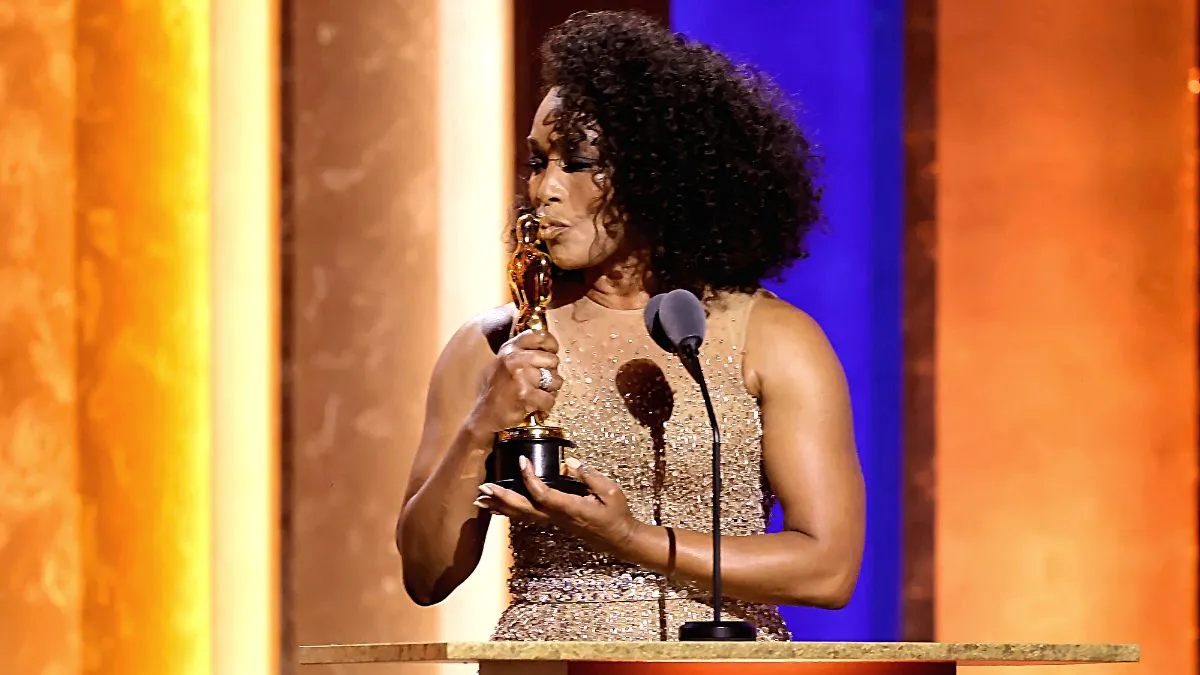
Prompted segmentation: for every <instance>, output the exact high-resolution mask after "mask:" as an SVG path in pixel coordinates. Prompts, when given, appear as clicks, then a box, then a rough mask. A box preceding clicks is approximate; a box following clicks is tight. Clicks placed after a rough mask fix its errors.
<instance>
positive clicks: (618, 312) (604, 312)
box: [571, 295, 645, 321]
mask: <svg viewBox="0 0 1200 675" xmlns="http://www.w3.org/2000/svg"><path fill="white" fill-rule="evenodd" d="M571 307H572V312H571V316H572V318H574V319H575V320H576V321H588V320H591V319H595V318H597V317H600V316H637V317H640V316H641V315H642V314H643V313H644V312H645V308H644V307H639V308H638V309H613V308H612V307H605V306H604V305H602V304H600V303H598V302H596V301H595V300H593V299H591V298H590V297H588V296H587V295H583V296H581V297H580V298H579V299H578V300H576V301H575V302H573V303H571Z"/></svg>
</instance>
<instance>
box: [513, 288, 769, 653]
mask: <svg viewBox="0 0 1200 675" xmlns="http://www.w3.org/2000/svg"><path fill="white" fill-rule="evenodd" d="M758 297H759V295H758V294H755V295H748V294H724V295H721V296H718V297H717V298H716V299H714V300H712V301H710V302H709V303H708V310H709V318H708V334H707V337H706V339H705V341H704V345H703V347H702V348H701V358H702V360H701V363H702V365H703V368H704V372H705V376H706V377H707V380H708V386H709V393H710V394H711V396H712V398H713V404H714V406H715V409H716V413H717V419H718V420H719V422H720V425H721V434H722V446H721V466H722V481H723V482H722V486H721V487H722V493H721V508H722V511H721V516H722V519H721V530H722V534H723V535H729V536H739V535H743V536H744V535H752V534H759V533H762V532H763V531H764V530H765V528H766V526H767V520H768V518H769V517H770V513H771V507H772V506H773V504H774V495H773V494H772V493H771V490H770V487H769V486H768V485H767V484H766V478H765V475H764V473H763V470H762V424H761V421H760V415H759V407H758V402H757V401H756V400H755V398H754V397H753V396H751V394H750V393H749V392H748V391H747V390H746V387H745V385H744V383H743V379H742V352H743V351H744V349H743V346H744V344H745V341H744V336H745V330H746V319H747V316H748V315H749V312H750V309H751V307H752V305H753V303H754V301H755V300H756V299H757V298H758ZM549 320H550V326H549V328H550V332H551V333H553V334H554V335H555V337H556V338H557V339H558V341H559V345H560V349H559V357H560V363H561V365H560V366H559V373H560V374H561V375H562V377H563V379H564V380H565V384H564V386H563V388H562V390H561V391H560V392H559V395H558V399H557V403H556V404H555V407H554V410H553V412H552V413H551V415H550V417H549V419H548V421H547V423H548V424H553V425H556V426H561V427H563V428H564V429H566V430H567V432H568V433H569V434H570V437H571V439H572V440H574V441H575V443H576V444H577V446H578V447H576V448H574V449H573V450H571V451H570V456H574V457H577V458H578V459H579V460H580V461H583V462H585V463H586V464H588V465H589V466H591V467H592V468H594V469H596V470H598V471H601V472H603V473H604V474H605V475H607V476H609V477H610V478H612V479H613V480H615V481H616V482H617V483H618V484H619V485H620V486H621V489H622V490H624V492H625V494H626V495H627V497H628V501H629V506H630V509H631V510H632V512H633V516H634V517H635V518H637V519H638V520H640V521H642V522H645V523H651V524H657V525H664V526H670V527H674V528H676V529H685V530H693V531H696V532H704V533H708V532H711V531H712V527H711V524H712V510H711V509H712V506H711V504H712V480H711V469H712V454H711V449H712V440H711V435H710V431H709V426H708V415H707V413H706V412H705V409H704V402H703V399H702V398H701V395H700V387H699V385H697V384H696V382H695V381H694V380H692V379H691V377H690V376H689V375H688V374H687V372H686V371H685V370H684V368H683V366H682V364H681V363H680V362H679V360H678V358H676V357H675V356H674V355H672V354H668V353H667V352H665V351H663V350H662V349H661V348H659V347H658V346H657V345H656V344H654V342H653V340H652V339H651V338H650V336H649V335H648V334H647V332H646V329H645V327H644V324H643V322H642V311H641V310H632V311H622V310H612V309H608V308H606V307H603V306H602V305H600V304H598V303H596V302H594V301H592V300H590V299H588V298H586V297H584V298H582V299H580V300H579V301H577V302H575V303H573V304H571V305H567V306H563V307H559V308H555V309H553V310H551V311H550V312H549ZM510 533H511V546H512V555H513V564H512V573H511V576H510V580H509V592H510V596H511V602H510V604H509V606H508V608H507V609H506V610H505V611H504V613H503V615H502V616H501V618H500V621H499V623H498V625H497V626H496V629H495V631H494V632H493V634H492V639H493V640H589V641H610V640H639V641H660V640H677V639H678V631H679V626H680V625H681V624H682V623H684V622H685V621H708V620H711V619H712V609H711V599H710V598H711V595H710V594H709V593H708V592H707V591H703V590H699V589H698V588H696V587H689V586H685V585H680V584H679V583H677V582H676V581H674V580H671V579H667V578H664V577H663V576H662V575H659V574H657V573H654V572H652V571H650V570H647V569H645V568H641V567H638V566H636V565H632V564H629V563H626V562H623V561H621V560H620V559H618V558H616V557H614V556H611V555H608V554H605V553H599V552H596V551H594V550H592V549H590V548H589V547H588V546H587V545H585V544H584V543H583V542H581V541H580V540H579V539H577V538H575V537H573V536H570V535H568V534H567V533H565V532H563V531H561V530H559V529H558V528H554V527H550V528H547V527H543V526H539V525H533V524H528V523H516V522H514V523H512V525H511V530H510ZM722 618H723V619H732V620H744V621H750V622H751V623H753V624H754V625H755V627H756V628H757V631H758V639H759V640H789V639H791V637H790V635H789V633H788V631H787V628H786V626H785V625H784V622H783V618H782V617H781V616H780V614H779V611H778V610H777V609H776V608H775V607H773V606H767V605H760V604H752V603H746V602H741V601H735V600H729V599H726V601H725V603H724V605H723V610H722Z"/></svg>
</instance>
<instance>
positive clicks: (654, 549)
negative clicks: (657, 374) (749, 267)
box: [618, 298, 865, 608]
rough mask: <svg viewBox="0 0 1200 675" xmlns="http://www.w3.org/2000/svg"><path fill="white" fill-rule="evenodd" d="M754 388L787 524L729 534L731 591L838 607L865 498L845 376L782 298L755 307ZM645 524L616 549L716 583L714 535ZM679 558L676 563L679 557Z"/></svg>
mask: <svg viewBox="0 0 1200 675" xmlns="http://www.w3.org/2000/svg"><path fill="white" fill-rule="evenodd" d="M745 359H746V360H745V364H744V368H745V373H746V380H747V385H748V387H749V388H750V390H751V391H752V392H755V393H757V394H758V395H759V396H760V398H761V405H762V416H763V434H764V438H763V457H764V464H765V470H766V472H767V477H768V479H769V480H770V483H771V486H772V487H773V488H774V490H775V492H776V494H777V496H778V497H779V501H780V505H781V506H782V508H783V520H784V522H783V531H782V532H778V533H772V534H763V535H754V536H748V537H723V538H722V541H721V546H722V549H721V554H722V559H721V571H722V576H723V581H724V584H725V589H726V592H727V593H728V595H729V596H731V597H736V598H739V599H743V600H747V601H756V602H765V603H772V604H790V605H810V606H817V607H828V608H838V607H842V606H844V605H845V604H846V603H847V602H848V601H849V599H850V596H851V594H852V592H853V589H854V586H855V583H856V580H857V577H858V570H859V565H860V562H861V559H862V548H863V537H864V529H865V528H864V525H865V505H864V495H863V481H862V474H861V470H860V468H859V464H858V457H857V453H856V451H855V446H854V430H853V424H852V418H851V411H850V399H849V394H848V391H847V386H846V381H845V376H844V374H843V372H842V367H841V364H840V363H839V362H838V359H837V356H836V355H835V354H834V352H833V349H832V348H831V346H830V345H829V342H828V340H827V339H826V338H825V335H824V333H823V332H822V331H821V329H820V328H819V327H818V326H817V324H816V323H815V322H814V321H813V320H812V319H811V318H809V317H808V316H807V315H805V314H804V313H803V312H801V311H799V310H797V309H795V308H793V307H791V306H790V305H788V304H787V303H784V302H783V301H780V300H776V299H774V298H768V299H763V300H761V301H759V303H758V304H757V305H756V307H755V309H754V312H753V315H752V317H751V320H750V334H749V335H748V336H747V352H746V356H745ZM673 534H674V539H675V541H674V545H673V548H674V553H673V555H672V551H671V549H672V544H671V542H670V538H671V537H670V533H668V531H667V530H666V529H665V528H663V527H654V526H650V525H645V524H639V525H638V526H637V527H636V528H635V529H634V531H633V533H632V534H631V535H630V536H629V538H628V539H627V541H626V542H625V543H624V544H623V545H621V546H619V549H618V555H620V556H621V557H623V558H625V559H626V560H628V561H630V562H633V563H637V564H640V565H642V566H644V567H648V568H650V569H653V570H655V571H658V572H661V573H664V574H668V575H672V576H674V577H678V578H681V579H685V580H688V581H691V582H693V583H695V584H697V585H699V586H702V587H704V588H708V587H709V586H710V581H711V576H712V539H711V537H710V536H709V535H708V534H702V533H697V532H690V531H684V530H674V532H673ZM672 557H673V558H674V560H671V558H672Z"/></svg>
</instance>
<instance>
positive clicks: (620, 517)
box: [475, 457, 640, 551]
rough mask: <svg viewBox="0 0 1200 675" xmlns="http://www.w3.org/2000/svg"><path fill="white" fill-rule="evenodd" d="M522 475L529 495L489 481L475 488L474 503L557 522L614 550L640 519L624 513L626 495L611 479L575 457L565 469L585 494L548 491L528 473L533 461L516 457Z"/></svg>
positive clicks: (532, 519) (507, 513) (514, 516)
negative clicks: (477, 488)
mask: <svg viewBox="0 0 1200 675" xmlns="http://www.w3.org/2000/svg"><path fill="white" fill-rule="evenodd" d="M520 464H521V474H522V476H523V478H524V479H525V485H526V486H527V487H528V489H529V494H530V496H531V497H532V499H526V498H525V497H523V496H521V495H520V494H518V493H516V492H513V491H512V490H507V489H505V488H502V487H500V486H499V485H495V484H493V483H484V484H483V485H480V486H479V492H480V495H481V496H480V497H479V499H478V500H476V502H475V504H476V506H479V507H480V508H485V509H489V510H491V511H493V512H494V513H499V514H500V515H503V516H507V517H509V518H510V519H512V520H523V521H528V522H534V523H540V524H542V525H551V524H552V525H557V526H558V527H560V528H562V529H564V530H566V531H568V532H570V533H571V534H574V535H575V536H577V537H579V538H580V539H583V540H584V541H586V542H588V543H590V544H592V545H593V546H596V547H598V548H602V549H606V550H609V551H619V550H620V549H621V547H622V546H624V545H625V543H626V542H628V541H629V539H630V538H631V537H632V536H633V534H634V532H635V531H636V530H637V528H638V525H640V523H639V522H638V521H637V520H636V519H635V518H634V517H633V515H632V514H631V513H630V511H629V503H628V502H627V501H626V499H625V493H624V492H622V491H621V487H620V486H619V485H617V483H616V481H614V480H612V479H611V478H609V477H607V476H605V475H603V474H601V473H600V472H599V471H596V470H594V469H590V468H588V467H587V466H584V465H583V464H582V463H580V462H579V460H577V459H574V458H572V459H568V460H567V470H568V473H569V474H570V475H572V476H574V477H576V478H578V479H579V480H581V481H583V484H584V485H586V486H587V488H588V490H590V491H591V494H589V495H587V496H586V497H580V496H577V495H572V494H567V493H565V492H560V491H558V490H554V489H551V488H550V487H548V486H547V485H546V484H545V483H543V482H542V479H540V478H538V477H537V476H536V475H535V474H534V473H533V465H532V464H530V463H529V461H528V460H526V459H525V458H524V457H521V459H520Z"/></svg>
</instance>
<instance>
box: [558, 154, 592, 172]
mask: <svg viewBox="0 0 1200 675" xmlns="http://www.w3.org/2000/svg"><path fill="white" fill-rule="evenodd" d="M594 168H596V160H594V159H588V158H586V157H572V158H571V159H570V160H568V161H566V162H563V171H566V172H567V173H575V172H576V171H587V170H589V169H594Z"/></svg>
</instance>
